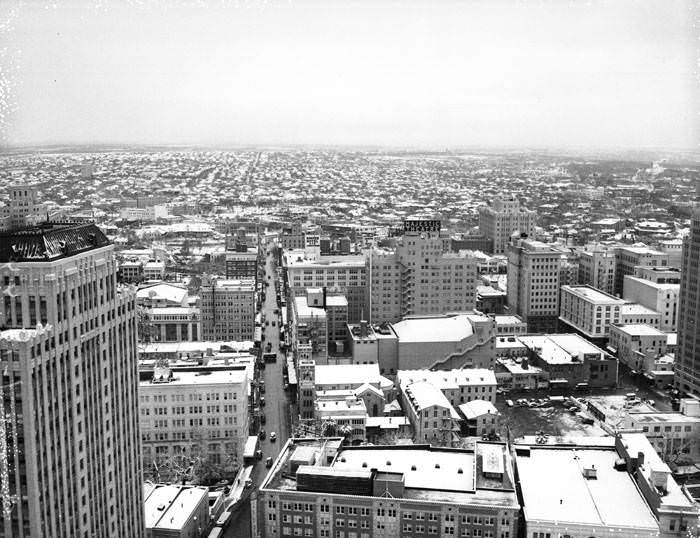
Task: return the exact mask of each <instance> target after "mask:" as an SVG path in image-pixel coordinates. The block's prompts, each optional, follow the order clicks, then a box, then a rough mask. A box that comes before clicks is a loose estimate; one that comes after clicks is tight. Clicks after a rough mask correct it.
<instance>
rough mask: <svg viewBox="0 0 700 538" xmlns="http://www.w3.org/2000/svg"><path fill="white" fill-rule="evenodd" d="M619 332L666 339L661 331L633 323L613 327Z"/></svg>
mask: <svg viewBox="0 0 700 538" xmlns="http://www.w3.org/2000/svg"><path fill="white" fill-rule="evenodd" d="M613 327H615V328H616V329H617V330H619V331H620V332H623V333H625V334H629V335H631V336H659V337H665V336H666V333H664V332H661V331H660V330H659V329H657V328H655V327H652V326H651V325H644V324H642V323H631V324H628V325H613Z"/></svg>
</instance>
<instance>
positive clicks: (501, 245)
mask: <svg viewBox="0 0 700 538" xmlns="http://www.w3.org/2000/svg"><path fill="white" fill-rule="evenodd" d="M536 219H537V215H536V214H535V212H534V211H529V210H527V209H525V208H524V207H521V206H520V202H519V201H518V200H517V199H515V198H497V199H495V200H494V201H493V204H492V205H491V206H483V207H480V208H479V231H480V232H481V233H482V234H484V235H485V236H487V237H490V238H491V239H493V253H494V254H503V253H504V252H506V251H507V249H508V243H509V241H510V236H511V235H513V232H520V233H524V234H527V235H528V236H530V237H534V236H535V222H536Z"/></svg>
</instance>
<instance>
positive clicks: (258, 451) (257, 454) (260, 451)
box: [255, 450, 262, 460]
mask: <svg viewBox="0 0 700 538" xmlns="http://www.w3.org/2000/svg"><path fill="white" fill-rule="evenodd" d="M255 457H256V458H257V459H259V460H261V459H262V450H256V451H255Z"/></svg>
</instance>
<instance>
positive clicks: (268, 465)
mask: <svg viewBox="0 0 700 538" xmlns="http://www.w3.org/2000/svg"><path fill="white" fill-rule="evenodd" d="M265 467H267V468H268V469H269V468H270V467H272V457H268V458H267V459H266V460H265Z"/></svg>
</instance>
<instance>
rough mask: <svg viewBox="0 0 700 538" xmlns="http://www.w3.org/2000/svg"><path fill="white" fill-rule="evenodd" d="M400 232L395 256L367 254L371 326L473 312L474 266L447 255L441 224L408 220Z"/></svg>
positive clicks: (468, 258)
mask: <svg viewBox="0 0 700 538" xmlns="http://www.w3.org/2000/svg"><path fill="white" fill-rule="evenodd" d="M403 232H404V233H403V237H401V239H400V240H399V242H398V245H397V247H396V250H395V251H387V250H383V249H377V248H374V249H372V250H370V251H368V261H367V264H368V267H369V273H370V278H369V282H370V289H369V299H370V301H369V302H370V312H371V321H372V322H373V323H380V322H383V321H390V322H397V321H400V320H401V319H403V318H405V317H406V316H425V315H433V314H436V315H439V314H445V313H447V312H466V311H470V310H473V309H474V307H475V306H476V272H477V269H476V266H477V261H476V259H475V258H474V257H473V256H472V255H471V253H470V252H469V251H460V252H446V250H447V249H448V248H449V237H448V236H444V235H441V234H440V221H439V220H425V219H420V218H419V219H406V221H405V222H404V231H403ZM446 239H447V241H446Z"/></svg>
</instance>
